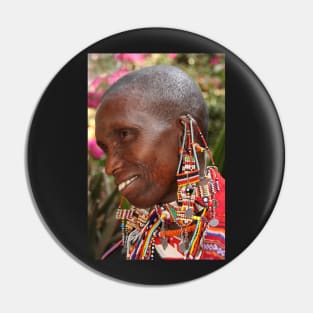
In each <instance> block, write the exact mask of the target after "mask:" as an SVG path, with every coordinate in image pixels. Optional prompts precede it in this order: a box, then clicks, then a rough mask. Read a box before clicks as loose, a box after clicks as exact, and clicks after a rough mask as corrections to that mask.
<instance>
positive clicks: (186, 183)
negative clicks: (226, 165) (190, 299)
mask: <svg viewBox="0 0 313 313" xmlns="http://www.w3.org/2000/svg"><path fill="white" fill-rule="evenodd" d="M186 118H187V121H183V124H184V134H183V140H182V146H181V148H180V158H179V164H178V168H177V173H176V177H177V201H178V204H179V205H180V206H179V208H178V210H177V216H176V223H177V224H178V225H179V226H180V227H181V242H180V245H179V250H180V251H181V252H182V253H185V252H186V250H187V247H188V244H189V240H188V233H187V231H186V227H187V226H188V225H190V224H191V223H192V222H193V216H194V214H195V192H194V191H195V188H196V184H197V183H198V182H199V181H200V173H199V172H200V165H199V161H198V157H197V152H196V148H195V146H194V144H193V143H194V127H193V119H192V118H190V116H189V115H186Z"/></svg>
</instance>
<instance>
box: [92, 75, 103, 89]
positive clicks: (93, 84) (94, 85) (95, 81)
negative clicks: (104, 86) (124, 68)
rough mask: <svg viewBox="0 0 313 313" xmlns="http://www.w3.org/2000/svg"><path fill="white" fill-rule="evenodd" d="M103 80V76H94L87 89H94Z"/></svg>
mask: <svg viewBox="0 0 313 313" xmlns="http://www.w3.org/2000/svg"><path fill="white" fill-rule="evenodd" d="M103 81H104V78H103V77H100V76H98V77H96V78H95V79H94V80H93V81H92V82H91V83H90V85H89V90H91V91H94V90H96V89H98V87H99V86H100V84H101V83H102V82H103Z"/></svg>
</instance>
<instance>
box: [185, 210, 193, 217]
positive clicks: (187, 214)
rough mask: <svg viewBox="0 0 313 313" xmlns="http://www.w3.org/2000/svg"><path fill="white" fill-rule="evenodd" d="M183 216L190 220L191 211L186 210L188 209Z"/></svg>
mask: <svg viewBox="0 0 313 313" xmlns="http://www.w3.org/2000/svg"><path fill="white" fill-rule="evenodd" d="M185 216H186V218H192V216H193V213H192V209H191V208H188V209H187V210H186V212H185Z"/></svg>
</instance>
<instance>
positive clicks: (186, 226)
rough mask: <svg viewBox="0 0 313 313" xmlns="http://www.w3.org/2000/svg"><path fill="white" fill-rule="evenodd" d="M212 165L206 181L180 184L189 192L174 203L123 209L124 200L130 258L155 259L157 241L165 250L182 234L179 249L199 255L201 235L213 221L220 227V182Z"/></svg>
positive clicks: (120, 216)
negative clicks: (170, 241)
mask: <svg viewBox="0 0 313 313" xmlns="http://www.w3.org/2000/svg"><path fill="white" fill-rule="evenodd" d="M215 170H216V168H215V167H211V168H210V167H209V168H208V172H210V175H207V176H206V183H205V184H203V185H200V184H199V183H197V184H195V183H194V184H188V185H186V186H185V187H183V188H180V192H181V193H186V194H188V195H189V196H188V197H187V200H186V199H184V198H183V199H179V197H178V199H177V201H174V202H171V203H164V204H157V205H155V206H154V207H153V208H151V209H150V211H149V210H147V209H140V208H136V207H134V206H132V207H130V209H127V210H126V209H123V208H122V203H121V204H120V207H119V209H118V210H117V213H116V218H117V219H120V220H121V229H122V245H123V253H125V255H126V259H127V260H153V259H154V254H155V245H156V242H160V243H161V244H162V247H163V249H164V250H166V248H167V246H168V240H169V239H170V238H172V237H173V236H176V237H178V238H179V244H178V250H179V252H180V253H182V254H183V255H184V257H185V258H188V257H189V256H191V257H196V255H197V254H198V253H199V252H200V251H201V242H200V241H201V237H202V234H203V231H204V229H205V228H206V227H207V226H208V225H209V226H211V227H216V226H218V224H219V220H218V219H217V217H216V208H217V206H218V201H217V200H216V199H215V194H216V192H218V191H219V182H218V179H217V175H216V173H215V175H213V174H214V171H215Z"/></svg>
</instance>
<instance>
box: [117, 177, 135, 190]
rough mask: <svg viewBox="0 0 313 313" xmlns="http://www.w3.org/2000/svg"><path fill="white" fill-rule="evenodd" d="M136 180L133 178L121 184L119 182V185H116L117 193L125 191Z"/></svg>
mask: <svg viewBox="0 0 313 313" xmlns="http://www.w3.org/2000/svg"><path fill="white" fill-rule="evenodd" d="M137 178H138V176H134V177H132V178H130V179H128V180H125V181H123V182H121V183H120V184H119V185H118V190H119V191H122V190H123V189H125V188H126V187H127V186H129V185H130V184H131V183H132V182H133V181H135V180H136V179H137Z"/></svg>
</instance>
